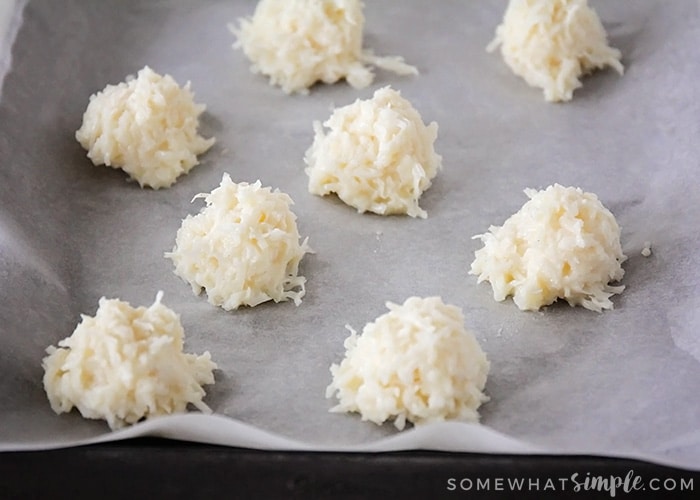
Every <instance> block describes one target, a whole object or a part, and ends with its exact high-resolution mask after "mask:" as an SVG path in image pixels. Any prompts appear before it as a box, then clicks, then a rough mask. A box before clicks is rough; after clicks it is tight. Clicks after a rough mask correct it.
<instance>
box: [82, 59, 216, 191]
mask: <svg viewBox="0 0 700 500" xmlns="http://www.w3.org/2000/svg"><path fill="white" fill-rule="evenodd" d="M204 109H205V106H204V105H202V104H195V102H194V94H193V93H192V92H191V90H190V83H189V82H187V84H186V85H185V86H184V87H180V86H179V85H178V84H177V82H175V80H173V78H172V77H171V76H170V75H165V76H161V75H159V74H158V73H156V72H154V71H153V70H152V69H151V68H149V67H148V66H146V67H144V68H143V69H142V70H140V71H139V72H138V75H137V76H136V77H135V78H134V77H133V76H128V77H127V79H126V82H122V83H119V84H118V85H107V87H105V89H104V90H102V91H101V92H98V93H96V94H93V95H92V96H90V102H89V104H88V107H87V110H86V111H85V113H84V115H83V123H82V126H81V127H80V129H78V131H77V132H76V133H75V138H76V139H77V140H78V142H80V144H81V145H82V146H83V148H85V149H86V150H87V152H88V154H87V156H88V158H90V160H92V163H93V164H95V165H106V166H108V167H113V168H121V169H122V170H124V172H126V173H127V174H129V176H130V177H131V179H133V180H135V181H136V182H138V183H139V185H140V186H141V187H144V186H148V187H151V188H153V189H159V188H167V187H170V186H171V185H172V184H173V183H174V182H175V180H176V179H177V178H178V177H179V176H180V175H182V174H186V173H188V172H189V171H190V170H191V169H192V167H194V166H195V165H197V164H198V163H199V161H198V160H197V155H200V154H202V153H204V152H205V151H207V150H208V149H209V148H210V147H211V146H212V144H214V139H213V138H211V139H205V138H203V137H201V136H200V135H198V133H197V128H198V127H199V115H200V114H201V113H202V112H203V111H204Z"/></svg>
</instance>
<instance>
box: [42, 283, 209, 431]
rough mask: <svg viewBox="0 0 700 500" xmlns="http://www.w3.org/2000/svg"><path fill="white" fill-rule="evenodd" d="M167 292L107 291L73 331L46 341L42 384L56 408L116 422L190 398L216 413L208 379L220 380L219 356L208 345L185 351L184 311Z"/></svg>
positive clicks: (182, 405) (165, 410)
mask: <svg viewBox="0 0 700 500" xmlns="http://www.w3.org/2000/svg"><path fill="white" fill-rule="evenodd" d="M162 296H163V293H162V292H158V294H157V296H156V300H155V303H154V304H153V305H151V306H150V307H148V308H146V307H138V308H133V307H131V306H130V305H129V303H128V302H122V301H121V300H118V299H110V300H108V299H106V298H104V297H102V298H101V299H100V304H99V307H98V309H97V312H96V314H95V316H94V317H92V316H87V315H82V320H81V322H80V323H79V324H78V326H77V327H76V329H75V331H74V332H73V334H72V335H71V336H70V337H68V338H65V339H63V340H61V341H60V342H59V343H58V347H54V346H50V347H49V348H47V349H46V352H47V354H48V356H47V357H45V358H44V360H43V363H42V365H43V368H44V370H45V374H44V389H45V390H46V394H47V396H48V398H49V401H50V403H51V408H52V409H53V410H54V411H55V412H56V413H58V414H60V413H64V412H65V413H67V412H70V411H71V409H72V408H73V407H76V408H77V409H78V410H79V411H80V413H81V414H82V416H83V417H85V418H90V419H103V420H106V421H107V423H108V424H109V426H110V428H112V429H118V428H120V427H123V426H125V425H128V424H134V423H136V422H138V421H139V420H141V419H144V418H149V417H153V416H156V415H164V414H170V413H179V412H184V411H185V410H186V408H187V405H188V404H192V405H194V406H195V407H196V408H198V409H199V410H201V411H203V412H205V413H211V410H210V409H209V407H208V406H207V405H206V404H205V403H204V402H203V401H202V398H203V397H204V396H205V392H204V389H202V385H204V384H213V383H214V374H213V373H212V372H213V370H214V369H215V368H216V364H215V363H214V362H212V361H211V357H210V355H209V352H205V353H204V354H202V355H201V356H197V355H194V354H184V353H183V352H182V349H183V343H184V332H183V329H182V325H181V324H180V317H179V316H178V315H177V314H176V313H175V312H174V311H172V310H171V309H169V308H167V307H166V306H164V305H163V304H161V298H162Z"/></svg>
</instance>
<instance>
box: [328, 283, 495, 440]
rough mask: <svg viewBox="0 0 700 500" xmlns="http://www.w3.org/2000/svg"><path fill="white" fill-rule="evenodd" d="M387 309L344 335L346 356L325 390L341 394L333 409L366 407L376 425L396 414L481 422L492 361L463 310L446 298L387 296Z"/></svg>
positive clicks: (398, 420)
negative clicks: (399, 301) (467, 325)
mask: <svg viewBox="0 0 700 500" xmlns="http://www.w3.org/2000/svg"><path fill="white" fill-rule="evenodd" d="M386 306H387V308H388V309H389V312H388V313H385V314H383V315H381V316H379V317H378V318H377V319H376V320H375V321H374V322H372V323H368V324H367V325H366V326H365V327H364V329H363V331H362V334H361V335H357V334H356V332H355V331H354V330H353V329H352V328H350V327H349V326H346V328H348V329H349V330H350V332H351V334H350V336H349V337H348V338H347V339H346V340H345V349H346V353H345V359H343V361H342V362H341V363H340V364H339V365H337V364H333V365H332V366H331V368H330V371H331V374H332V376H333V381H332V383H331V384H330V385H329V386H328V388H327V390H326V397H329V398H330V397H333V395H334V394H335V393H337V398H338V401H339V402H338V404H337V405H336V406H335V407H333V408H332V409H331V411H332V412H359V413H360V414H361V416H362V420H369V421H371V422H374V423H376V424H382V423H383V422H385V421H387V420H389V419H393V420H394V425H395V426H396V427H397V428H398V429H399V430H402V429H403V428H404V426H405V424H406V421H409V422H413V423H414V424H423V423H429V422H436V421H442V420H447V419H449V420H461V421H467V422H475V421H478V419H479V414H478V412H477V409H478V408H479V406H480V405H481V404H482V403H484V402H486V401H488V399H489V398H488V397H487V396H486V395H484V393H483V392H482V391H483V389H484V386H485V385H486V378H487V376H488V371H489V362H488V360H487V359H486V355H485V354H484V352H483V351H482V350H481V347H480V346H479V343H478V342H477V340H476V338H475V337H474V335H473V334H472V333H471V332H470V331H468V330H466V329H465V328H464V316H463V314H462V310H461V309H460V308H458V307H456V306H453V305H446V304H444V303H443V302H442V299H440V297H428V298H418V297H411V298H409V299H407V300H406V301H405V302H404V304H403V305H397V304H392V303H391V302H387V304H386Z"/></svg>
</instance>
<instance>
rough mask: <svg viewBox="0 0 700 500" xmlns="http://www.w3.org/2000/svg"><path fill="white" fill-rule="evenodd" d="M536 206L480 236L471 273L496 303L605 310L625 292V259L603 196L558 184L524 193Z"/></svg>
mask: <svg viewBox="0 0 700 500" xmlns="http://www.w3.org/2000/svg"><path fill="white" fill-rule="evenodd" d="M525 194H527V196H528V197H529V198H530V200H529V201H528V202H527V203H525V204H524V205H523V207H522V208H521V209H520V210H519V211H518V212H517V213H515V214H514V215H512V216H511V217H510V218H508V220H506V221H505V223H504V224H503V226H491V227H490V228H489V231H488V232H487V233H485V234H481V235H477V236H475V238H479V239H481V241H482V242H483V244H484V246H483V248H481V249H479V250H477V251H476V252H475V259H474V262H473V263H472V266H471V271H470V274H474V275H477V276H478V277H479V279H478V281H479V283H481V282H482V281H489V282H490V283H491V287H492V289H493V297H494V299H496V300H497V301H503V300H505V299H506V298H507V297H508V296H511V295H512V296H513V301H514V302H515V304H516V305H517V306H518V307H519V308H520V309H521V310H538V309H540V308H541V307H543V306H546V305H549V304H552V303H553V302H554V301H556V300H557V299H564V300H566V301H567V302H568V303H569V304H570V305H571V306H577V305H581V306H583V307H585V308H586V309H590V310H592V311H597V312H601V311H602V310H603V309H612V308H613V303H612V301H611V300H610V297H611V296H612V295H614V294H618V293H621V292H622V291H623V290H624V288H625V287H624V286H611V285H610V284H609V283H610V282H615V281H619V280H621V279H622V277H623V275H624V270H623V269H622V265H621V264H622V263H623V262H624V261H625V260H626V258H627V257H626V256H625V255H624V254H623V253H622V248H621V245H620V228H619V226H618V224H617V221H616V220H615V217H614V216H613V214H612V213H611V212H610V211H609V210H608V209H607V208H605V207H604V206H603V204H602V203H601V202H600V201H599V200H598V197H597V196H596V195H595V194H592V193H585V192H583V191H582V190H581V189H580V188H576V187H563V186H560V185H559V184H554V185H552V186H549V187H548V188H547V189H544V190H542V191H536V190H534V189H526V190H525Z"/></svg>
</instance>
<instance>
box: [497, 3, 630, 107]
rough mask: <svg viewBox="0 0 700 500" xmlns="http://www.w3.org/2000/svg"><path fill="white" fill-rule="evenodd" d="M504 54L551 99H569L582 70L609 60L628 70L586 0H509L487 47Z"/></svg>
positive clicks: (599, 66) (517, 71)
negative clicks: (499, 48)
mask: <svg viewBox="0 0 700 500" xmlns="http://www.w3.org/2000/svg"><path fill="white" fill-rule="evenodd" d="M499 45H500V46H501V55H502V56H503V60H504V61H505V62H506V64H507V65H508V66H509V67H510V69H511V70H512V71H513V73H515V74H516V75H518V76H520V77H522V78H523V79H524V80H525V81H526V82H527V83H528V84H529V85H530V86H532V87H539V88H542V89H543V90H544V98H545V100H547V101H550V102H553V101H569V100H571V98H572V97H573V93H574V90H576V89H577V88H579V87H580V86H581V80H580V78H581V76H583V75H585V74H587V73H590V72H591V71H593V70H595V69H602V68H604V67H606V66H610V67H612V68H613V69H615V70H616V71H617V72H618V73H620V74H622V73H623V72H624V67H623V66H622V63H620V56H621V54H620V51H619V50H617V49H614V48H611V47H610V46H608V41H607V34H606V32H605V28H603V25H602V23H601V22H600V18H599V17H598V14H596V12H595V11H594V10H593V9H592V8H591V7H589V6H588V1H587V0H510V3H509V4H508V8H507V9H506V12H505V15H504V17H503V23H502V24H501V25H500V26H498V28H497V29H496V37H495V39H494V40H493V41H492V42H491V44H490V45H489V46H488V48H487V50H489V51H492V50H495V49H496V48H497V47H498V46H499Z"/></svg>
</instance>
